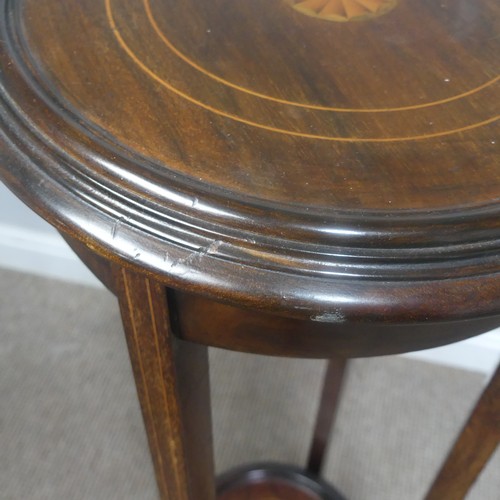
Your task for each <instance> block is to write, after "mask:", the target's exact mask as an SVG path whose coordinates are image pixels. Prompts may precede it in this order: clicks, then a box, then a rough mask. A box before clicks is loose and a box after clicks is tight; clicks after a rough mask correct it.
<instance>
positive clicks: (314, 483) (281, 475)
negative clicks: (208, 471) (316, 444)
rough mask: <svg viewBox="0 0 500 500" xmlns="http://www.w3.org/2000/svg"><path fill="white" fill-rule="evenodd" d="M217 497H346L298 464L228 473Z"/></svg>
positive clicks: (303, 499) (242, 499)
mask: <svg viewBox="0 0 500 500" xmlns="http://www.w3.org/2000/svg"><path fill="white" fill-rule="evenodd" d="M217 492H218V494H217V500H345V498H344V497H343V496H342V494H341V493H339V492H338V491H337V490H335V489H334V488H332V487H331V486H330V485H329V484H327V483H325V482H324V481H322V480H321V479H319V478H317V477H316V476H315V475H314V474H311V473H309V472H307V471H304V470H302V469H300V468H298V467H293V466H287V465H279V464H272V463H270V464H265V463H264V464H254V465H250V466H246V467H239V468H237V469H234V470H231V471H229V472H226V473H224V474H223V475H222V476H220V477H219V479H218V481H217Z"/></svg>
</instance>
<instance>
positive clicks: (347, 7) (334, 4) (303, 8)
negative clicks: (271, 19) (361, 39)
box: [288, 0, 397, 22]
mask: <svg viewBox="0 0 500 500" xmlns="http://www.w3.org/2000/svg"><path fill="white" fill-rule="evenodd" d="M288 3H289V4H290V5H291V6H292V7H293V8H294V9H295V10H297V11H298V12H301V13H302V14H306V15H308V16H313V17H318V18H320V19H324V20H326V21H337V22H346V21H364V20H366V19H370V18H372V17H375V16H381V15H382V14H386V13H387V12H389V11H390V10H392V9H393V8H394V7H395V6H396V5H397V0H288Z"/></svg>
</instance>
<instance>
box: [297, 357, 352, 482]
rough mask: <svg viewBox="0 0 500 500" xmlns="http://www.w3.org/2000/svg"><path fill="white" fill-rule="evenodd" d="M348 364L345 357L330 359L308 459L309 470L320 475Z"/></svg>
mask: <svg viewBox="0 0 500 500" xmlns="http://www.w3.org/2000/svg"><path fill="white" fill-rule="evenodd" d="M346 366H347V360H346V359H343V358H333V359H330V360H329V361H328V367H327V369H326V374H325V379H324V382H323V390H322V392H321V401H320V404H319V409H318V414H317V417H316V425H315V427H314V433H313V440H312V444H311V449H310V451H309V458H308V461H307V470H308V472H310V473H311V474H315V475H319V474H321V469H322V468H323V463H324V459H325V453H326V449H327V446H328V441H329V439H330V434H331V431H332V427H333V423H334V421H335V415H336V413H337V408H338V403H339V400H340V393H341V390H342V386H343V383H344V376H345V370H346Z"/></svg>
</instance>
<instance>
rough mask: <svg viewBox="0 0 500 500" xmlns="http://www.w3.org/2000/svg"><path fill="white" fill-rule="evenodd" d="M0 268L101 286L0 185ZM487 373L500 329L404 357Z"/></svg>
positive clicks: (498, 348) (495, 357) (496, 355)
mask: <svg viewBox="0 0 500 500" xmlns="http://www.w3.org/2000/svg"><path fill="white" fill-rule="evenodd" d="M0 267H6V268H9V269H15V270H19V271H24V272H30V273H35V274H39V275H42V276H48V277H51V278H57V279H62V280H66V281H71V282H76V283H82V284H86V285H91V286H97V287H99V286H102V285H101V284H100V283H99V282H98V280H97V279H96V278H95V277H94V276H93V275H92V274H91V273H90V272H89V271H88V270H87V268H86V267H85V266H84V265H83V264H82V263H81V262H80V261H79V260H78V258H77V257H76V256H75V255H74V253H73V252H72V251H71V249H70V248H69V247H68V246H67V244H66V243H65V242H64V240H63V239H62V238H61V237H60V235H59V234H58V233H57V231H55V230H54V229H53V228H52V227H50V226H49V225H48V224H47V223H46V222H44V221H43V220H42V219H41V218H40V217H38V216H37V215H36V214H35V213H33V212H32V211H31V210H30V209H28V208H27V207H25V206H24V205H23V204H22V203H21V202H20V201H19V200H18V199H17V198H16V197H15V196H14V195H12V194H11V193H10V192H9V191H8V190H7V189H6V188H5V186H3V185H2V184H1V183H0ZM405 356H409V357H412V358H417V359H421V360H424V361H428V362H431V363H438V364H443V365H448V366H455V367H459V368H463V369H467V370H473V371H478V372H482V373H486V374H490V373H491V372H492V370H493V369H494V367H495V366H496V365H497V363H498V362H499V360H500V329H497V330H495V331H493V332H490V333H487V334H484V335H480V336H479V337H475V338H473V339H469V340H466V341H464V342H458V343H456V344H454V345H452V346H447V347H441V348H438V349H430V350H427V351H420V352H417V353H411V354H406V355H405Z"/></svg>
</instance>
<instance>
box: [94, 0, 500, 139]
mask: <svg viewBox="0 0 500 500" xmlns="http://www.w3.org/2000/svg"><path fill="white" fill-rule="evenodd" d="M104 1H105V3H106V13H107V16H108V22H109V25H110V27H111V30H112V31H113V34H114V35H115V38H116V40H117V41H118V43H119V44H120V46H121V47H122V49H123V50H124V51H125V52H126V53H127V55H128V56H129V57H130V58H131V59H132V60H133V61H134V62H135V63H136V64H137V65H138V66H139V67H140V68H141V69H142V70H143V71H144V72H145V73H146V74H148V75H149V76H150V77H151V78H153V79H154V80H156V81H157V82H158V83H159V84H160V85H162V86H164V87H165V88H167V89H168V90H170V91H171V92H173V93H174V94H176V95H178V96H179V97H181V98H183V99H185V100H186V101H188V102H190V103H192V104H194V105H196V106H199V107H200V108H202V109H205V110H207V111H210V112H212V113H214V114H216V115H219V116H222V117H224V118H229V119H231V120H234V121H236V122H239V123H243V124H245V125H249V126H252V127H256V128H260V129H263V130H267V131H270V132H276V133H280V134H284V135H290V136H293V137H301V138H304V139H317V140H324V141H336V142H351V143H354V142H371V143H384V142H404V141H409V140H421V139H432V138H436V137H444V136H447V135H452V134H456V133H459V132H465V131H467V130H472V129H475V128H478V127H482V126H484V125H487V124H489V123H493V122H495V121H497V120H498V119H499V118H500V115H497V116H494V117H492V118H489V119H487V120H484V121H481V122H478V123H473V124H471V125H467V126H465V127H460V128H457V129H453V130H446V131H442V132H434V133H432V134H421V135H415V136H408V137H334V136H326V135H317V134H307V133H302V132H295V131H292V130H286V129H281V128H278V127H272V126H270V125H265V124H261V123H258V122H253V121H251V120H247V119H245V118H241V117H239V116H236V115H233V114H231V113H228V112H226V111H222V110H219V109H217V108H214V107H213V106H210V105H208V104H205V103H203V102H201V101H199V100H197V99H195V98H193V97H191V96H190V95H188V94H186V93H184V92H182V91H181V90H179V89H176V88H175V87H173V86H172V85H170V84H169V83H168V82H167V81H165V80H163V79H162V78H160V77H159V76H158V75H157V74H156V73H154V72H153V71H152V70H151V69H150V68H148V67H147V66H146V65H145V64H144V63H143V62H142V61H141V60H140V59H139V58H138V57H137V56H136V55H135V54H134V52H133V51H132V50H131V49H130V47H129V46H128V45H127V44H126V42H125V40H124V39H123V37H122V36H121V34H120V32H119V30H118V27H117V26H116V23H115V21H114V17H113V12H112V7H111V0H104Z"/></svg>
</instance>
